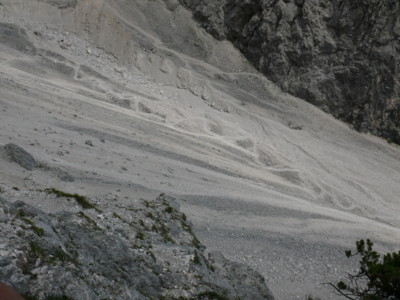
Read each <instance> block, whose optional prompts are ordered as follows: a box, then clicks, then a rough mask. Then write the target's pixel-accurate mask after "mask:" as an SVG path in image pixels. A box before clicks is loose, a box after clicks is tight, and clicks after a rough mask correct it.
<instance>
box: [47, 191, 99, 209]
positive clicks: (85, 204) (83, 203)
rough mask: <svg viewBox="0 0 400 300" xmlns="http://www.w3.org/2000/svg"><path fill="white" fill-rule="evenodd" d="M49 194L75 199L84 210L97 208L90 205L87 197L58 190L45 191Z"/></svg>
mask: <svg viewBox="0 0 400 300" xmlns="http://www.w3.org/2000/svg"><path fill="white" fill-rule="evenodd" d="M45 191H46V192H47V193H48V194H54V195H56V196H57V197H65V198H73V199H75V200H76V202H78V204H79V205H80V206H82V208H84V209H88V208H95V207H96V206H95V205H94V204H93V203H90V202H89V201H88V200H87V198H86V197H85V196H82V195H78V194H69V193H66V192H63V191H60V190H57V189H55V188H51V189H46V190H45Z"/></svg>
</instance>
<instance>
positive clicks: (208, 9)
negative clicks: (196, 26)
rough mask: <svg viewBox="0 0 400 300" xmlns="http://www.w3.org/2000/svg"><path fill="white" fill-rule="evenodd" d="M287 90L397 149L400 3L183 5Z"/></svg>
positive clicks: (194, 0)
mask: <svg viewBox="0 0 400 300" xmlns="http://www.w3.org/2000/svg"><path fill="white" fill-rule="evenodd" d="M180 1H181V4H183V5H185V6H186V7H187V8H189V9H191V10H192V11H193V14H194V17H195V19H196V20H197V21H199V22H200V23H201V24H202V25H203V27H204V28H205V29H206V30H207V31H208V32H210V33H211V34H212V35H214V37H216V38H218V39H228V40H230V41H232V42H233V43H234V45H235V46H236V47H237V48H239V49H240V50H241V51H242V52H243V53H244V54H245V55H246V56H247V58H248V59H249V60H250V61H251V62H252V63H253V64H254V65H255V66H256V67H257V68H258V69H259V70H260V71H261V72H262V73H264V74H265V75H266V76H267V77H268V78H269V79H271V80H272V81H274V82H275V83H277V84H278V85H279V86H280V87H281V88H282V89H283V90H284V91H287V92H289V93H291V94H293V95H295V96H298V97H300V98H302V99H305V100H307V101H309V102H311V103H313V104H315V105H317V106H319V107H321V108H322V109H323V110H325V111H327V112H330V113H331V114H333V115H334V116H335V117H337V118H339V119H341V120H343V121H346V122H348V123H350V124H352V125H353V126H354V127H355V128H356V129H357V130H361V131H364V132H371V133H373V134H376V135H379V136H382V137H385V138H387V139H389V140H391V141H394V142H396V143H400V71H399V70H400V2H399V1H397V0H368V1H365V0H333V1H331V0H285V1H284V0H246V1H243V0H213V1H209V0H180Z"/></svg>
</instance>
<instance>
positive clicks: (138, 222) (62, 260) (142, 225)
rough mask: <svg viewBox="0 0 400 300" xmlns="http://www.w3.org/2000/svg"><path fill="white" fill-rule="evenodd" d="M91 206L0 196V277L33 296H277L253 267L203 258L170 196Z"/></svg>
mask: <svg viewBox="0 0 400 300" xmlns="http://www.w3.org/2000/svg"><path fill="white" fill-rule="evenodd" d="M56 192H57V191H56V190H54V189H53V190H48V191H47V193H51V194H54V193H55V194H56V195H55V196H65V201H68V199H67V198H68V197H72V198H74V197H75V198H76V199H75V200H76V201H79V202H78V203H81V202H82V197H81V198H79V197H77V195H69V194H65V193H62V192H57V193H56ZM43 193H45V192H43ZM43 196H45V194H43ZM71 200H72V199H70V201H71ZM85 201H88V200H85ZM81 204H82V203H81ZM90 207H91V208H87V209H84V208H82V207H80V208H79V209H78V210H70V211H61V212H58V213H55V214H50V213H45V212H44V211H42V210H40V209H38V208H36V207H33V206H31V205H28V204H26V203H25V202H22V201H16V202H10V201H7V200H6V199H3V198H0V228H1V234H0V253H1V256H0V281H2V282H4V283H6V284H9V285H11V286H13V287H14V288H15V289H16V290H17V291H19V292H21V293H23V294H24V295H25V296H27V297H30V298H29V299H49V297H54V296H57V297H63V298H62V299H80V300H85V299H87V300H94V299H121V300H122V299H249V300H250V299H252V300H253V299H273V297H272V295H271V293H270V291H269V289H268V288H267V287H266V285H265V282H264V279H263V277H262V276H261V275H259V274H258V273H256V272H255V271H253V270H251V269H250V268H249V267H247V266H245V265H241V264H238V263H233V262H230V261H228V260H226V259H225V258H224V257H223V256H222V254H218V253H210V254H209V255H208V258H206V256H205V248H204V246H203V245H202V244H201V243H200V242H199V241H198V239H197V238H196V236H195V235H194V233H193V232H192V229H191V226H190V224H189V223H188V221H187V220H186V217H185V215H184V214H182V213H180V212H179V206H178V204H177V203H176V202H175V201H174V200H173V199H171V198H169V197H167V196H164V195H161V196H159V197H158V198H157V199H156V200H154V201H145V200H140V201H132V202H129V203H127V204H121V203H117V202H115V200H114V201H112V200H110V199H108V200H107V201H99V203H91V206H90ZM57 299H58V298H57ZM60 299H61V298H60Z"/></svg>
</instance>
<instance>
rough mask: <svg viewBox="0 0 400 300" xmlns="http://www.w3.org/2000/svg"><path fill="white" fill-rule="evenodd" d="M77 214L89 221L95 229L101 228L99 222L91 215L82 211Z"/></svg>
mask: <svg viewBox="0 0 400 300" xmlns="http://www.w3.org/2000/svg"><path fill="white" fill-rule="evenodd" d="M77 216H78V217H81V218H83V219H85V220H86V222H88V223H89V224H90V225H92V226H93V228H94V229H96V230H101V228H100V227H99V225H97V223H96V222H95V221H93V220H92V219H91V218H90V217H89V216H87V215H85V214H84V213H83V212H81V211H80V212H79V213H77Z"/></svg>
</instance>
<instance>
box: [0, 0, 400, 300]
mask: <svg viewBox="0 0 400 300" xmlns="http://www.w3.org/2000/svg"><path fill="white" fill-rule="evenodd" d="M0 3H1V4H2V5H1V6H0V10H1V17H2V20H3V22H6V23H9V24H11V25H2V31H1V34H0V38H1V42H0V47H1V51H0V55H1V56H0V93H1V94H0V95H1V97H0V105H1V119H0V124H1V128H2V130H1V135H0V144H1V145H5V144H8V143H11V142H12V143H14V144H18V145H21V146H22V147H23V148H24V149H26V150H27V151H28V152H30V153H31V154H32V155H33V156H34V157H35V158H36V159H37V160H38V161H39V162H40V165H41V166H43V167H42V168H39V169H35V170H34V171H27V170H25V169H22V168H20V167H18V165H15V164H14V163H12V162H10V161H9V160H7V159H6V158H4V157H3V156H2V158H1V159H0V164H1V167H0V172H1V173H0V174H1V176H0V177H1V183H2V184H4V185H5V187H7V189H6V190H7V191H11V192H12V187H17V188H19V189H21V190H22V191H28V195H29V192H32V193H33V192H35V190H37V189H40V190H44V189H47V188H53V187H54V188H57V189H59V190H63V191H66V192H68V193H71V194H74V193H78V194H82V195H86V196H89V197H94V198H96V199H110V198H112V199H116V203H117V204H118V203H121V202H122V201H129V200H133V199H140V198H145V199H155V198H156V197H157V196H158V195H159V194H160V193H166V194H170V195H172V196H174V197H176V198H177V200H178V201H179V203H180V205H181V209H182V211H183V212H185V213H186V214H187V215H188V218H189V219H190V220H193V223H194V230H195V232H196V234H197V235H198V237H199V239H200V240H201V241H203V242H204V244H205V245H206V246H207V248H208V249H210V250H211V251H213V250H219V251H222V252H223V253H224V254H225V255H226V256H227V257H228V258H230V259H232V260H235V261H239V262H245V263H247V264H249V265H250V266H252V267H254V268H256V269H257V270H258V271H259V272H260V273H262V274H263V275H264V276H265V278H266V281H267V284H268V286H269V287H270V288H271V290H272V292H273V294H274V295H275V296H276V298H277V299H295V298H296V297H303V296H304V295H305V294H307V293H309V292H313V293H315V294H320V296H321V297H323V298H324V299H335V297H336V296H335V295H333V294H332V293H331V291H330V290H329V289H328V288H327V287H324V286H322V285H321V283H323V282H327V281H333V280H336V279H338V276H340V274H344V273H345V272H346V271H350V270H351V269H352V267H353V265H352V264H351V263H349V262H348V261H347V260H345V259H344V255H343V251H344V250H346V249H347V248H349V247H351V246H352V245H353V244H354V241H355V240H356V239H359V238H361V237H370V238H371V239H373V240H374V241H376V244H378V245H381V247H382V249H384V250H391V249H392V250H394V249H396V248H398V244H397V243H396V241H398V240H399V237H400V232H399V229H398V228H399V225H400V223H399V219H398V215H399V213H400V204H399V200H398V194H399V192H400V188H399V187H400V184H399V183H400V182H399V181H400V176H399V175H400V166H399V159H400V151H399V148H398V147H395V146H391V145H388V144H387V143H386V142H385V141H382V140H380V139H378V138H376V137H373V136H370V135H366V134H359V133H357V132H354V131H353V130H351V129H349V128H348V126H347V125H346V124H344V123H342V122H340V121H338V120H335V119H334V118H332V117H331V116H329V115H327V114H325V113H324V112H322V111H320V110H319V109H317V108H315V107H313V106H312V105H310V104H308V103H306V102H304V101H302V100H300V99H297V98H295V97H292V96H290V95H288V94H285V93H283V92H282V91H281V90H280V89H279V88H277V87H276V86H275V85H274V84H272V83H271V82H270V81H268V80H267V79H266V78H264V77H263V76H262V75H261V74H260V73H258V72H257V71H256V70H255V69H254V68H252V66H251V65H250V64H249V63H248V62H247V61H246V60H245V59H244V58H243V56H241V54H240V53H239V52H238V51H237V50H235V48H234V47H233V46H232V45H231V44H230V43H229V42H227V41H222V42H218V41H216V40H214V39H213V38H212V37H211V36H210V35H208V34H207V33H206V32H204V30H202V29H201V28H199V27H198V26H197V25H196V23H194V22H193V21H192V19H191V18H192V14H191V12H190V11H188V10H186V9H184V8H183V7H182V6H179V5H178V4H177V3H176V2H173V1H169V2H168V3H167V4H168V5H167V4H166V3H164V2H163V1H145V2H143V1H139V0H138V1H123V0H113V1H109V0H108V1H103V0H91V1H89V0H80V1H61V0H60V1H37V0H29V1H27V0H18V1H15V0H0ZM9 26H11V29H10V27H9ZM12 28H18V29H12ZM19 28H20V29H19ZM10 30H11V31H10ZM10 32H11V33H12V34H9V33H10ZM300 129H301V130H300ZM15 194H16V195H17V196H18V193H17V192H15ZM19 195H20V197H21V198H22V199H20V200H24V199H25V198H26V199H29V197H27V196H26V194H25V193H21V194H19ZM10 198H11V200H10V199H7V200H9V201H14V200H16V199H17V198H15V197H10ZM99 201H100V200H99ZM30 204H31V205H33V206H37V207H39V208H41V209H43V208H45V207H46V206H47V205H52V202H51V201H50V202H46V201H44V200H43V203H42V202H41V201H39V199H38V200H37V201H32V203H30ZM56 204H57V202H55V203H54V204H53V205H56ZM50 208H51V207H50ZM53 208H54V207H53ZM54 209H57V210H62V209H64V208H63V206H62V205H59V206H56V207H55V208H54ZM65 209H67V210H68V209H70V208H68V206H66V208H65Z"/></svg>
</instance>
